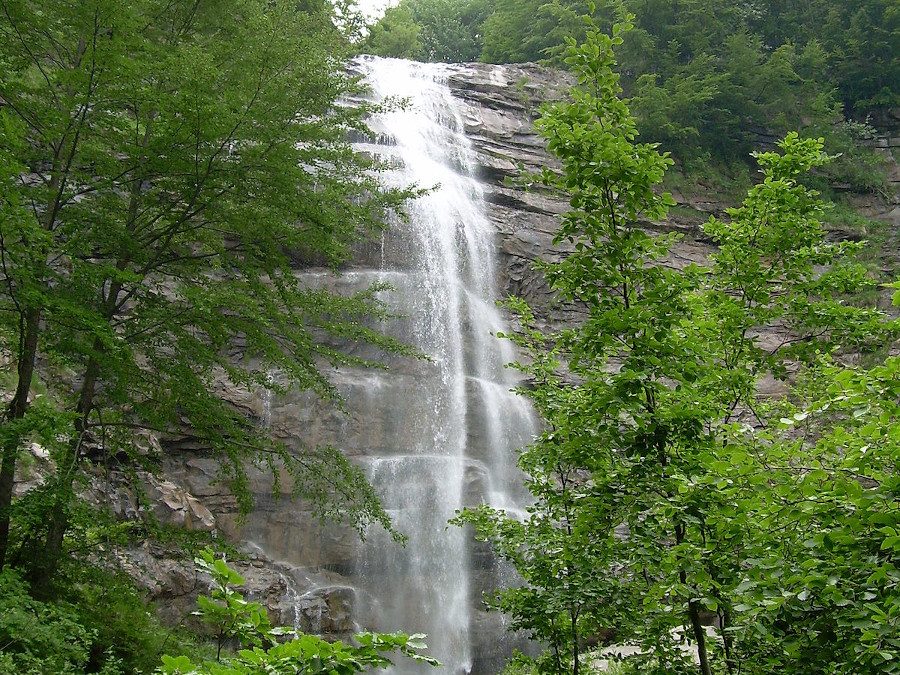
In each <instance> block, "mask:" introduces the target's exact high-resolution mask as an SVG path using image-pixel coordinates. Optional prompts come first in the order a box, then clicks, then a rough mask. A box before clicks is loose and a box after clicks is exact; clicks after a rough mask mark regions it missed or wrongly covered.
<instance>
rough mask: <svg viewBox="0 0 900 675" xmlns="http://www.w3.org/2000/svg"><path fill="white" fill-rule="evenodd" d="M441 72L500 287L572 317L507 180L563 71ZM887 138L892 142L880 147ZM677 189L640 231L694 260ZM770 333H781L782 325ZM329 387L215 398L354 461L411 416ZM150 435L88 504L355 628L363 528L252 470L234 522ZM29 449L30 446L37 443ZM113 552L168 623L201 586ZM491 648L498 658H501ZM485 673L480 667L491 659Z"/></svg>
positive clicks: (396, 364)
mask: <svg viewBox="0 0 900 675" xmlns="http://www.w3.org/2000/svg"><path fill="white" fill-rule="evenodd" d="M446 81H447V84H448V85H449V88H450V91H451V92H452V95H453V96H454V97H455V99H456V100H457V103H458V105H459V110H460V115H461V120H462V123H463V128H464V132H465V135H466V136H467V138H468V139H469V141H470V142H471V147H472V149H473V151H474V167H473V170H472V175H473V176H474V177H475V178H476V179H477V180H478V181H479V183H480V189H481V191H482V192H483V194H484V199H485V200H486V202H487V204H488V208H487V217H488V219H489V222H490V223H491V225H492V226H493V228H494V230H495V233H496V239H495V248H496V255H497V261H496V266H495V267H496V283H497V286H498V291H499V294H500V295H501V296H503V295H509V294H513V295H518V296H520V297H523V298H524V299H526V300H527V301H528V302H529V303H530V304H531V305H532V306H533V307H535V308H536V310H537V312H538V314H539V316H540V317H541V318H542V319H543V320H544V321H546V322H547V323H549V324H558V323H565V322H567V321H571V320H573V319H574V318H576V317H577V314H578V309H577V308H573V307H565V306H561V305H559V304H558V303H556V302H555V301H554V299H553V297H552V294H551V293H550V291H549V289H548V288H547V286H546V284H545V283H544V281H543V279H542V276H541V274H540V273H539V272H536V271H535V270H534V269H533V266H534V262H535V261H536V260H538V259H545V260H547V259H553V258H554V257H556V256H558V255H560V254H561V253H564V252H565V248H564V247H562V246H555V245H554V244H553V243H552V239H553V234H554V231H555V229H556V225H557V222H558V217H559V214H560V213H562V211H563V210H564V209H565V207H566V204H565V203H563V202H560V201H558V200H554V199H551V198H549V197H548V196H546V195H543V194H540V193H537V192H530V191H526V190H524V189H522V188H518V187H514V186H511V185H509V184H507V182H506V181H507V179H510V178H512V177H513V176H515V175H516V174H517V172H518V170H519V168H520V167H522V168H525V169H526V170H527V169H537V168H540V167H542V166H545V165H547V164H548V163H549V162H550V161H551V160H550V158H549V157H548V155H547V153H546V151H545V150H544V146H543V142H542V140H541V139H540V137H539V136H537V135H536V133H535V132H534V130H533V128H532V122H533V118H534V115H535V114H536V112H537V107H538V105H539V104H540V102H541V101H545V100H550V99H553V98H556V97H558V96H560V95H561V94H562V92H563V91H564V90H565V88H566V87H567V86H568V84H569V83H568V81H567V79H566V77H565V76H564V75H563V74H561V73H559V72H557V71H553V70H549V69H545V68H541V67H538V66H534V65H528V64H526V65H521V66H489V65H482V64H467V65H455V66H449V67H448V68H447V79H446ZM891 143H892V141H888V146H890V144H891ZM892 171H893V180H895V181H897V180H900V174H898V171H897V166H896V164H894V165H893V166H892ZM674 196H675V197H676V200H677V201H679V202H680V206H681V207H682V208H679V209H677V210H675V211H674V212H673V215H672V216H671V217H670V219H669V220H668V221H667V222H666V223H646V227H648V228H649V229H652V230H658V231H663V230H671V229H676V230H678V231H679V232H681V233H682V234H683V235H684V236H683V238H682V240H681V241H680V242H679V243H678V244H677V245H676V246H675V248H674V249H673V251H672V255H671V256H670V259H669V260H668V261H667V264H671V265H674V266H679V265H685V264H688V263H690V262H699V261H701V260H703V259H705V258H706V257H707V256H708V255H709V253H710V252H711V250H712V247H711V244H710V242H709V241H707V240H706V239H705V238H704V237H703V236H702V233H701V232H700V230H699V227H698V224H699V223H700V222H702V221H703V220H705V219H706V218H707V217H708V216H709V215H710V214H717V215H718V214H721V213H722V212H723V210H724V208H725V206H726V205H725V204H724V203H722V202H721V201H719V200H717V198H716V196H715V195H703V194H701V195H700V196H696V195H694V196H690V197H685V196H683V195H680V194H675V195H674ZM860 208H861V209H863V210H864V211H866V212H867V215H869V216H871V217H876V218H880V219H882V220H884V221H885V222H887V223H888V224H889V226H890V227H891V228H893V231H894V232H896V231H897V230H898V228H900V207H898V205H897V203H896V201H888V202H881V201H875V200H862V199H861V201H860ZM848 234H849V233H843V234H841V233H839V234H838V235H836V236H844V235H848ZM382 251H383V247H382V242H373V243H371V244H369V245H367V246H363V247H360V249H359V251H358V255H357V256H356V257H355V258H354V260H353V261H352V262H351V264H350V265H348V267H347V269H346V270H345V275H344V276H343V278H342V279H341V280H340V281H339V282H335V281H334V280H333V279H332V278H331V275H330V273H329V272H327V271H326V270H319V269H302V270H298V274H299V275H302V276H303V277H304V278H305V279H306V280H307V281H308V282H309V283H310V284H320V283H329V284H331V283H335V284H336V285H337V286H339V287H340V288H341V289H343V290H353V289H356V288H361V287H363V286H364V285H366V284H368V283H370V282H371V281H372V279H371V278H370V277H369V276H367V274H366V273H365V271H366V270H368V269H370V268H371V267H372V265H373V260H374V259H375V258H377V257H378V256H382ZM382 262H383V261H382ZM896 262H897V261H896V260H890V259H889V260H887V261H886V262H885V263H884V265H885V267H886V268H888V267H893V269H896V268H897V267H896ZM765 339H766V340H772V341H773V342H774V341H777V340H779V335H778V332H777V330H773V331H772V332H771V334H767V336H766V337H765ZM389 366H390V370H389V373H390V375H389V377H391V378H395V382H399V383H401V386H409V387H415V386H416V381H417V377H419V375H420V374H421V372H422V368H423V366H422V365H421V364H418V363H414V362H411V361H409V360H392V361H391V362H390V363H389ZM334 382H335V385H336V386H337V387H338V389H339V390H340V391H341V392H342V393H344V394H345V395H346V396H347V397H348V400H354V401H356V404H354V406H352V407H351V412H350V413H349V414H345V413H341V412H339V411H336V410H335V409H334V408H332V407H330V406H325V405H322V404H320V403H318V402H317V401H316V400H315V399H314V398H313V397H312V396H310V395H303V394H293V395H288V396H284V397H277V398H274V399H273V398H271V397H266V396H264V395H261V394H259V393H257V392H252V391H247V390H243V389H240V388H236V387H233V386H231V385H229V384H227V383H225V382H223V383H222V386H221V391H220V394H221V395H222V396H223V397H225V398H227V399H228V400H230V401H232V402H233V403H234V404H235V405H237V406H239V407H241V408H242V409H244V410H246V411H247V412H248V413H249V414H251V415H253V416H254V417H256V418H257V419H259V420H261V421H263V423H265V424H266V425H267V426H268V427H269V429H270V430H271V432H272V433H273V435H275V436H276V437H278V438H279V439H281V440H283V441H284V442H285V443H287V444H288V445H292V446H294V447H296V448H297V449H298V451H302V448H303V447H305V446H306V445H315V444H316V443H319V442H323V441H333V439H335V438H339V439H340V447H341V449H342V450H343V451H344V452H345V453H346V454H347V455H348V456H350V457H351V458H356V459H359V458H361V457H363V456H364V455H366V454H367V453H370V452H371V450H372V448H373V447H380V446H381V445H383V444H384V443H385V442H386V441H385V438H386V436H387V434H389V433H391V432H392V430H391V429H389V427H390V425H396V424H404V423H410V424H412V423H415V417H414V416H413V415H406V414H401V413H403V412H404V411H397V410H393V409H390V407H389V405H390V400H389V399H388V398H385V397H380V396H378V395H377V393H375V394H373V392H377V390H378V388H379V387H380V386H383V383H382V382H380V381H378V378H377V377H376V376H375V375H374V374H372V373H369V372H365V371H350V370H345V371H336V372H335V373H334ZM771 386H773V387H774V386H775V385H774V383H771ZM146 442H147V444H148V446H149V447H151V449H152V447H155V446H157V445H160V444H161V445H162V446H164V448H165V450H166V452H165V453H164V454H163V457H164V458H165V464H164V466H163V471H162V475H161V476H160V477H152V476H150V475H149V474H146V475H144V476H143V478H144V481H145V488H144V494H143V495H141V496H139V495H138V494H136V492H135V491H134V489H132V488H129V487H128V486H127V481H126V480H125V476H124V475H119V474H117V473H115V472H112V473H108V474H104V475H102V476H101V475H99V474H98V476H97V478H96V480H95V481H94V483H93V484H92V487H91V490H92V492H93V494H94V497H95V499H96V500H97V501H103V502H105V503H108V504H110V505H111V506H112V508H113V510H114V511H115V512H116V513H118V514H119V515H120V516H121V517H123V518H138V517H140V515H141V512H142V511H146V510H151V511H152V512H153V514H154V515H155V516H156V517H157V518H159V519H160V520H161V521H162V522H164V523H169V524H173V525H177V526H180V527H184V528H186V529H191V530H202V531H208V532H214V533H215V534H216V536H218V537H222V538H224V539H225V540H227V541H229V542H230V543H232V544H234V545H236V546H237V547H238V548H240V549H242V550H243V551H244V552H245V553H246V554H247V559H246V560H245V561H242V562H240V563H239V564H238V565H237V567H238V568H239V569H240V571H241V573H242V574H244V575H245V576H246V577H247V581H248V584H247V586H248V589H249V590H250V592H251V595H253V596H254V597H255V598H256V599H259V600H261V601H262V602H264V603H265V604H266V606H267V607H269V609H270V610H271V612H272V613H273V615H274V616H273V618H274V619H275V620H277V621H278V622H280V623H283V624H293V625H296V626H297V627H298V628H299V629H301V630H304V631H310V632H316V633H321V634H324V635H328V636H333V637H347V636H348V635H349V634H350V633H352V632H354V631H355V630H357V628H358V627H359V626H358V624H357V621H356V618H355V614H354V603H355V602H356V601H357V598H356V593H357V590H358V589H356V588H355V587H354V585H353V583H351V582H350V577H351V576H352V575H353V574H354V566H355V564H356V563H355V556H356V551H357V546H358V544H357V540H358V535H357V534H356V533H355V532H354V531H353V530H351V529H350V528H347V527H341V526H334V525H330V526H325V527H322V526H320V525H319V524H318V523H317V522H316V521H315V519H313V518H312V516H311V514H310V511H309V510H308V509H306V508H305V507H304V505H303V504H302V503H300V502H295V501H291V500H290V499H289V498H288V497H287V495H284V496H282V497H281V498H276V497H275V496H274V495H273V494H272V483H271V478H270V476H269V475H268V473H267V472H266V471H264V470H255V469H253V470H251V479H252V480H251V489H252V491H253V493H254V497H255V500H256V506H255V508H254V510H253V512H252V513H251V514H250V516H249V517H248V518H247V519H246V520H243V521H242V520H240V519H239V518H238V509H237V504H236V502H235V500H234V498H233V497H232V496H231V495H230V494H229V493H228V491H227V489H225V487H224V486H222V485H220V484H219V483H218V482H217V480H216V479H217V473H218V471H217V465H216V463H215V461H214V460H213V459H211V458H209V457H206V456H204V453H203V448H202V446H201V445H199V444H198V443H196V442H195V440H194V439H191V438H190V437H178V438H166V439H155V438H149V439H147V441H146ZM35 452H36V453H38V454H39V451H38V450H37V449H36V450H35ZM40 460H41V458H40V457H38V461H40ZM480 480H482V478H481V477H480V475H479V474H478V471H477V469H472V472H471V476H469V477H468V478H467V481H468V482H467V485H468V486H470V487H471V489H472V490H475V489H476V487H475V486H477V484H478V482H479V481H480ZM27 487H28V485H27V483H20V484H19V486H18V489H19V491H22V490H24V489H26V488H27ZM113 554H114V555H116V556H117V557H118V558H119V559H120V561H121V563H122V565H123V566H124V567H125V569H126V570H128V571H129V573H130V574H131V575H132V576H133V577H134V578H135V579H137V580H138V582H139V583H140V584H141V585H142V586H143V587H145V588H146V589H147V590H148V592H149V594H150V596H151V597H152V598H153V599H154V600H156V601H158V603H159V605H160V608H161V611H162V613H163V615H164V616H165V617H166V618H167V619H169V620H171V621H173V622H177V621H180V620H182V619H183V618H184V616H186V615H187V614H188V613H189V612H190V610H191V609H192V607H193V602H194V598H195V596H196V594H197V593H198V592H199V591H202V590H204V588H205V581H204V580H203V579H202V578H200V577H199V576H198V575H197V574H196V572H195V571H194V569H193V566H192V565H191V564H190V563H189V562H186V561H183V560H180V559H178V558H177V557H174V556H172V555H170V552H169V551H167V550H166V549H165V548H164V547H162V546H161V545H158V544H152V543H145V544H144V545H141V546H134V547H131V548H127V549H120V550H115V551H113ZM472 555H473V559H474V560H475V564H476V565H477V564H479V563H478V560H479V559H481V560H482V561H483V567H484V569H485V570H488V569H489V568H490V567H491V565H492V563H491V561H490V560H489V559H488V556H487V553H486V552H485V551H484V550H479V549H478V548H477V547H476V548H474V549H473V553H472ZM479 556H481V558H479ZM486 576H490V575H486ZM491 582H492V580H491V579H483V580H481V582H479V583H477V584H476V585H475V587H474V588H473V589H472V591H471V592H472V595H473V598H472V602H473V603H477V595H478V593H480V590H482V588H486V587H489V586H490V583H491ZM488 620H489V619H488V618H486V617H484V616H482V615H480V614H479V615H477V616H476V617H475V621H476V624H477V623H478V622H479V621H480V622H487V621H488ZM396 628H397V629H404V627H403V626H397V627H396ZM475 633H476V635H477V633H478V631H475ZM476 649H477V650H480V652H481V653H482V654H489V653H490V652H491V649H492V646H491V645H489V644H480V645H476ZM494 656H496V657H497V658H499V657H500V654H495V655H494ZM489 657H490V654H489V656H488V657H484V658H487V659H488V660H490V658H489ZM476 672H477V669H476ZM481 672H488V671H487V666H484V667H482V668H481Z"/></svg>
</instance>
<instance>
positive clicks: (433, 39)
mask: <svg viewBox="0 0 900 675" xmlns="http://www.w3.org/2000/svg"><path fill="white" fill-rule="evenodd" d="M616 4H617V3H610V2H598V3H597V4H596V6H595V5H594V4H593V3H590V4H589V3H587V2H582V1H581V0H551V1H550V2H545V0H401V1H400V3H399V4H398V5H397V6H396V7H394V8H391V9H388V10H387V12H386V13H385V15H384V17H383V18H382V19H381V20H380V21H379V22H378V23H377V24H376V25H375V26H374V27H373V28H372V29H371V31H370V33H369V35H368V37H367V39H366V41H365V43H364V45H363V49H364V50H365V51H368V52H370V53H373V54H378V55H381V56H397V57H404V58H412V59H419V60H424V61H446V62H459V61H461V60H466V61H483V62H486V63H495V64H503V63H520V62H526V61H536V62H547V63H550V64H555V65H562V66H564V65H565V64H564V62H563V59H562V55H563V53H564V49H565V46H566V40H567V39H581V38H582V37H583V36H584V34H585V30H586V26H585V23H584V21H583V18H582V17H583V16H584V15H585V14H589V15H591V16H592V17H593V18H594V19H595V20H596V21H597V22H598V23H599V24H600V25H603V26H606V27H607V28H609V26H610V22H611V19H612V15H613V11H612V8H613V7H614V6H615V5H616ZM624 5H625V7H626V9H627V10H628V11H630V12H631V13H632V14H633V15H634V16H635V19H634V22H635V28H634V30H632V31H631V32H629V33H628V35H627V36H626V37H625V38H624V42H623V44H622V47H621V49H620V50H619V62H620V71H621V73H622V86H623V90H624V93H625V95H626V96H628V97H629V98H630V101H631V107H632V109H633V110H634V112H635V115H636V117H637V119H638V126H639V129H640V131H641V133H642V134H643V135H644V136H645V137H646V138H647V140H651V141H656V142H661V143H663V144H665V146H666V148H667V149H668V150H670V151H672V152H673V153H674V154H675V156H676V157H677V158H678V159H685V160H686V161H689V162H690V161H696V158H697V155H698V154H700V155H703V154H706V155H708V156H711V157H713V158H719V159H722V158H726V159H734V158H743V157H746V155H747V154H748V152H749V151H750V150H751V149H752V140H751V139H752V133H753V132H754V131H759V130H766V131H768V132H771V133H773V134H775V135H783V134H784V133H786V132H787V131H788V130H790V129H798V128H808V129H809V130H810V134H812V135H816V134H818V135H825V136H828V137H829V145H830V147H829V150H830V151H832V152H847V151H849V149H850V148H851V147H852V141H853V140H854V139H853V138H851V137H852V136H854V134H856V135H858V131H859V130H858V129H857V128H855V127H853V126H852V125H851V126H848V125H843V124H841V122H842V120H843V118H844V117H845V116H846V117H847V118H848V119H853V120H856V121H860V122H865V121H866V120H867V119H869V118H870V116H871V118H872V119H876V120H877V119H880V118H881V116H883V115H885V114H887V111H888V110H889V109H890V108H891V107H894V106H897V105H898V104H900V94H898V92H900V42H898V41H900V37H898V36H900V32H898V31H900V7H898V6H897V3H895V2H892V1H891V0H862V1H861V2H845V1H844V0H810V2H803V3H796V2H783V1H782V0H754V1H752V2H736V1H735V0H626V1H625V3H624ZM866 172H867V169H866V168H860V170H859V171H858V172H855V175H854V176H853V177H852V178H851V180H852V181H855V182H858V183H859V184H860V187H872V185H871V184H870V185H869V186H866V185H865V182H866V181H865V174H866Z"/></svg>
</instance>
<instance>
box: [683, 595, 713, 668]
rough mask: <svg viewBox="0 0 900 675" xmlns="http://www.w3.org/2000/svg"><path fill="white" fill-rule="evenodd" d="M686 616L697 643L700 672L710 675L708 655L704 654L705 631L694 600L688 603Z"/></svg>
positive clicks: (698, 608)
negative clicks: (688, 618)
mask: <svg viewBox="0 0 900 675" xmlns="http://www.w3.org/2000/svg"><path fill="white" fill-rule="evenodd" d="M688 616H689V617H690V620H691V628H692V629H693V631H694V639H695V640H696V641H697V656H698V657H699V659H700V672H701V673H703V675H712V669H711V668H710V666H709V655H708V654H707V653H706V630H704V628H703V624H702V623H700V607H699V606H698V605H697V602H696V601H695V600H691V601H690V602H688Z"/></svg>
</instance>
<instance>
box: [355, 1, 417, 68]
mask: <svg viewBox="0 0 900 675" xmlns="http://www.w3.org/2000/svg"><path fill="white" fill-rule="evenodd" d="M421 36H422V27H421V26H420V25H419V24H418V23H416V20H415V19H414V18H413V14H412V12H411V11H410V9H409V7H408V6H406V5H404V4H400V5H397V6H396V7H388V9H387V10H385V12H384V15H383V16H382V17H381V18H380V19H379V20H378V22H377V23H376V24H375V25H374V26H372V27H370V28H369V33H368V35H366V39H365V41H364V42H363V45H362V49H363V51H365V52H367V53H370V54H375V55H377V56H389V57H393V58H396V59H411V60H413V61H421V60H423V58H424V48H423V47H422V40H421Z"/></svg>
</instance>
